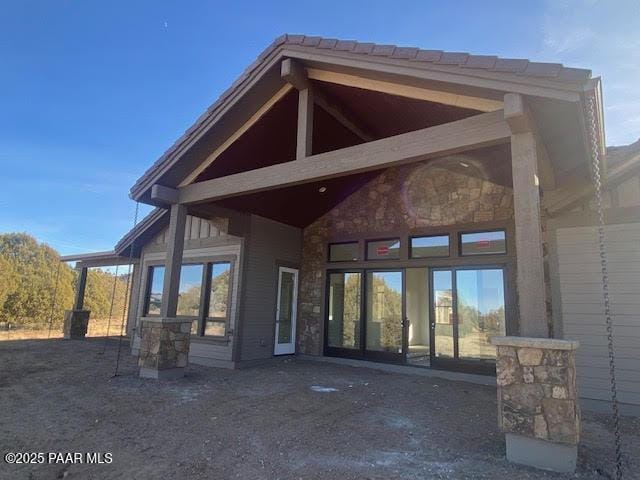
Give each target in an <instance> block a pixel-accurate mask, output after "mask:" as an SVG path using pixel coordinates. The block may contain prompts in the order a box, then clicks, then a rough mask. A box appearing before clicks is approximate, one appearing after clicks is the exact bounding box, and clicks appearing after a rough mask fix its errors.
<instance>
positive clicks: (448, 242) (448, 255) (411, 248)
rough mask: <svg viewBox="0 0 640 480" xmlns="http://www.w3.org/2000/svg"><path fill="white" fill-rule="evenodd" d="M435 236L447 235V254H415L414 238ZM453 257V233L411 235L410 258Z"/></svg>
mask: <svg viewBox="0 0 640 480" xmlns="http://www.w3.org/2000/svg"><path fill="white" fill-rule="evenodd" d="M434 237H447V254H446V255H424V256H421V257H414V256H413V239H414V238H434ZM449 257H451V233H450V232H445V233H434V234H433V235H409V259H411V260H421V259H423V258H449Z"/></svg>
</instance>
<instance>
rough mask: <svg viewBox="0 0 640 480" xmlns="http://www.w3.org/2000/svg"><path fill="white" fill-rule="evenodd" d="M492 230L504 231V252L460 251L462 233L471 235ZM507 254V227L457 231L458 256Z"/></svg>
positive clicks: (491, 231)
mask: <svg viewBox="0 0 640 480" xmlns="http://www.w3.org/2000/svg"><path fill="white" fill-rule="evenodd" d="M493 232H502V233H504V252H487V253H463V252H462V236H463V235H472V234H474V233H493ZM508 254H509V242H508V237H507V229H506V228H485V229H480V230H460V231H459V232H458V255H459V256H460V257H484V256H489V255H508Z"/></svg>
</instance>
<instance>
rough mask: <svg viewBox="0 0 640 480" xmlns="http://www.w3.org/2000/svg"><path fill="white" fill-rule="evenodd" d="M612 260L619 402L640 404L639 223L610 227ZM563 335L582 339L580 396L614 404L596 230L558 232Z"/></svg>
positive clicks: (581, 228) (612, 308)
mask: <svg viewBox="0 0 640 480" xmlns="http://www.w3.org/2000/svg"><path fill="white" fill-rule="evenodd" d="M606 235H607V243H606V246H607V257H608V261H609V285H610V292H611V311H612V317H613V323H614V332H615V347H616V360H617V379H618V393H619V400H620V401H621V402H623V403H629V404H636V405H640V348H638V346H639V345H640V223H627V224H616V225H608V226H607V229H606ZM556 244H557V261H558V276H559V290H560V292H559V293H560V297H561V316H562V328H563V332H564V337H565V338H568V339H575V340H579V341H580V345H581V346H580V348H579V349H578V353H577V359H576V361H577V368H578V388H579V391H580V396H581V397H584V398H589V399H596V400H609V399H610V396H609V395H610V393H609V364H608V356H607V355H608V354H607V339H606V328H605V319H604V303H603V299H602V275H601V267H600V256H599V249H598V236H597V231H596V227H593V226H578V227H561V228H558V229H557V230H556Z"/></svg>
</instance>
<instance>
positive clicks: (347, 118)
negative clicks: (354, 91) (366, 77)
mask: <svg viewBox="0 0 640 480" xmlns="http://www.w3.org/2000/svg"><path fill="white" fill-rule="evenodd" d="M280 73H281V76H282V78H283V80H285V81H286V82H288V83H289V84H291V85H292V86H293V87H294V88H295V89H297V90H298V91H300V92H302V91H305V90H310V89H311V82H309V77H308V76H307V71H306V70H305V69H304V68H303V67H302V65H300V64H299V63H298V62H296V61H295V60H292V59H290V58H285V59H284V60H283V61H282V66H281V70H280ZM313 94H314V100H315V103H316V104H317V105H318V106H320V108H322V109H323V110H324V111H325V112H327V113H328V114H329V115H331V116H332V117H333V118H335V119H336V120H337V121H338V122H340V123H341V124H342V125H343V126H344V127H345V128H347V129H348V130H350V131H351V132H352V133H354V134H355V135H356V136H358V137H359V138H360V139H361V140H364V141H365V142H370V141H371V140H373V139H374V138H375V137H374V136H373V135H372V134H371V133H370V132H368V131H367V130H366V129H363V128H362V127H360V126H358V122H356V121H355V120H354V119H353V118H352V116H351V115H350V114H349V113H348V112H347V111H346V110H345V109H344V108H343V107H342V106H341V105H340V104H339V103H337V102H336V101H335V100H333V99H331V98H329V96H327V95H326V94H325V93H324V92H321V91H318V90H317V89H315V90H314V91H313Z"/></svg>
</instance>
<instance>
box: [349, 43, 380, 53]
mask: <svg viewBox="0 0 640 480" xmlns="http://www.w3.org/2000/svg"><path fill="white" fill-rule="evenodd" d="M374 46H375V45H374V44H373V43H358V44H357V45H356V47H355V48H354V49H353V51H354V52H355V53H371V51H372V50H373V48H374Z"/></svg>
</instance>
